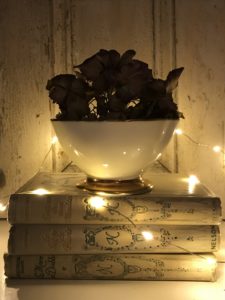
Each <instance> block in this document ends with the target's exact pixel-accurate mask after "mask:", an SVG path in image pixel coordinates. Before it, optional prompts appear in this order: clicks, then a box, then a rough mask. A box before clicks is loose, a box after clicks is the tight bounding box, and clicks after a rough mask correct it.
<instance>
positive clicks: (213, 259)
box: [206, 257, 216, 265]
mask: <svg viewBox="0 0 225 300" xmlns="http://www.w3.org/2000/svg"><path fill="white" fill-rule="evenodd" d="M206 261H207V263H208V264H209V265H214V264H216V259H215V258H212V257H208V258H206Z"/></svg>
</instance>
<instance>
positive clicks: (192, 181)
mask: <svg viewBox="0 0 225 300" xmlns="http://www.w3.org/2000/svg"><path fill="white" fill-rule="evenodd" d="M199 182H200V181H199V179H198V177H197V176H195V175H190V176H189V178H188V183H189V184H190V185H195V184H198V183H199Z"/></svg>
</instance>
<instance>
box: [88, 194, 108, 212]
mask: <svg viewBox="0 0 225 300" xmlns="http://www.w3.org/2000/svg"><path fill="white" fill-rule="evenodd" d="M89 200H90V205H91V206H92V207H94V208H97V209H98V208H102V207H103V206H105V201H104V199H103V198H102V197H99V196H93V197H90V198H89Z"/></svg>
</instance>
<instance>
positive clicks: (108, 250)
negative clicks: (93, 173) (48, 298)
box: [4, 173, 221, 281]
mask: <svg viewBox="0 0 225 300" xmlns="http://www.w3.org/2000/svg"><path fill="white" fill-rule="evenodd" d="M81 179H82V175H81V174H74V173H73V174H69V173H38V174H37V175H36V176H35V177H34V178H32V179H31V180H30V181H29V182H28V183H27V184H25V185H24V186H23V187H22V188H21V189H20V190H19V191H18V192H17V193H15V194H13V195H12V196H11V198H10V202H9V215H8V221H9V223H10V224H11V228H10V233H9V241H8V253H7V254H5V256H4V259H5V274H6V276H8V278H40V279H87V280H89V279H110V280H113V279H116V280H196V281H214V280H215V278H216V277H215V271H216V260H215V258H214V255H213V252H216V251H218V249H219V223H220V221H221V203H220V199H219V198H218V197H216V196H215V195H214V194H213V193H212V192H210V191H209V190H208V189H207V188H206V187H205V186H204V185H202V184H197V185H193V184H189V182H188V179H187V178H183V177H180V176H179V175H175V174H150V175H149V179H150V180H151V182H152V183H153V185H154V188H153V190H152V191H151V192H150V193H146V194H142V195H132V196H123V197H121V196H117V197H108V196H107V197H98V196H95V195H92V194H90V193H88V192H85V191H81V190H79V189H78V188H76V184H77V183H78V182H79V181H80V180H81Z"/></svg>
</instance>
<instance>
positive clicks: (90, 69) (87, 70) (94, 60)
mask: <svg viewBox="0 0 225 300" xmlns="http://www.w3.org/2000/svg"><path fill="white" fill-rule="evenodd" d="M74 68H79V69H80V71H81V73H82V74H84V75H85V77H86V78H87V79H88V80H96V79H97V78H98V76H99V74H100V73H101V72H102V71H103V68H104V66H103V65H102V63H101V62H100V61H99V59H98V57H97V55H93V56H91V57H90V58H88V59H86V60H85V61H84V62H83V63H82V64H80V65H78V66H75V67H74Z"/></svg>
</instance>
